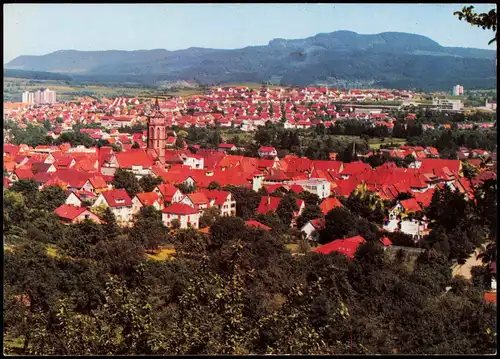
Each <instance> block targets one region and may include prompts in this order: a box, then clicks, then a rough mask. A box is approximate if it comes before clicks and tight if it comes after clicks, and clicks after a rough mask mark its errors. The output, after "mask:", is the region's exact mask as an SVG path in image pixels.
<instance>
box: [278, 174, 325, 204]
mask: <svg viewBox="0 0 500 359" xmlns="http://www.w3.org/2000/svg"><path fill="white" fill-rule="evenodd" d="M285 183H286V184H287V185H299V186H302V188H304V190H306V191H307V192H311V193H314V194H316V195H317V196H318V197H319V198H320V199H323V198H327V197H330V194H331V192H330V191H331V184H330V182H328V181H327V180H326V179H324V178H309V179H300V180H291V181H285Z"/></svg>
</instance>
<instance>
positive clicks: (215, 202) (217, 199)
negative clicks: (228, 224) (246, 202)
mask: <svg viewBox="0 0 500 359" xmlns="http://www.w3.org/2000/svg"><path fill="white" fill-rule="evenodd" d="M203 193H204V194H205V196H206V197H207V198H208V200H209V207H217V208H219V210H220V215H221V216H223V217H226V216H236V201H235V200H234V199H233V197H232V195H231V192H228V191H209V190H205V191H203Z"/></svg>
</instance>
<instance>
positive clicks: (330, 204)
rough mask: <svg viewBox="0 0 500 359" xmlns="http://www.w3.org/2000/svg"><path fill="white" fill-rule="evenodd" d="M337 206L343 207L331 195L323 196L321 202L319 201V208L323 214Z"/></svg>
mask: <svg viewBox="0 0 500 359" xmlns="http://www.w3.org/2000/svg"><path fill="white" fill-rule="evenodd" d="M337 207H343V205H342V203H341V202H340V201H339V199H338V198H332V197H328V198H325V199H324V200H323V202H321V204H320V205H319V208H320V209H321V212H323V214H324V215H326V214H327V213H328V212H330V211H331V210H332V209H334V208H337Z"/></svg>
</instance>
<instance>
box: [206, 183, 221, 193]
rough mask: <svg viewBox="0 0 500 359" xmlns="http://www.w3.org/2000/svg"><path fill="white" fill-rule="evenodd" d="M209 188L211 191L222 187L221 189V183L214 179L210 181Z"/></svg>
mask: <svg viewBox="0 0 500 359" xmlns="http://www.w3.org/2000/svg"><path fill="white" fill-rule="evenodd" d="M208 189H209V190H210V191H212V190H220V189H221V186H220V184H218V183H217V182H215V181H212V182H210V183H209V184H208Z"/></svg>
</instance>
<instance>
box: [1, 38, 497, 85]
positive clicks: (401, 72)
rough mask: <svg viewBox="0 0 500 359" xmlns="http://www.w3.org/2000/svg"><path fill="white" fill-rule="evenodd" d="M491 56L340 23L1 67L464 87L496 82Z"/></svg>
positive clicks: (59, 55)
mask: <svg viewBox="0 0 500 359" xmlns="http://www.w3.org/2000/svg"><path fill="white" fill-rule="evenodd" d="M495 59H496V51H494V50H485V49H475V48H460V47H444V46H441V45H440V44H439V43H437V42H436V41H434V40H432V39H430V38H428V37H426V36H422V35H417V34H408V33H403V32H384V33H380V34H369V35H364V34H358V33H356V32H353V31H347V30H342V31H335V32H331V33H319V34H316V35H313V36H310V37H307V38H303V39H283V38H275V39H272V40H270V41H269V42H268V44H267V45H257V46H247V47H243V48H239V49H212V48H202V47H189V48H187V49H182V50H174V51H170V50H166V49H153V50H131V51H127V50H104V51H78V50H59V51H55V52H52V53H49V54H46V55H41V56H26V55H23V56H19V57H17V58H15V59H13V60H12V61H10V62H9V63H7V64H5V65H4V67H5V68H7V69H18V70H28V71H47V72H51V71H54V70H55V69H57V72H59V73H61V74H71V76H73V77H74V78H75V79H76V78H78V77H85V78H89V79H92V78H97V77H99V76H115V77H117V78H119V77H120V76H122V77H130V76H147V77H148V78H155V76H156V77H158V79H159V80H160V79H161V80H190V81H193V80H194V81H197V82H199V83H201V84H215V83H231V82H232V83H235V82H265V81H269V79H271V78H276V77H281V83H282V84H286V85H309V84H314V83H318V82H322V83H331V85H334V86H335V85H338V84H341V83H342V82H346V83H349V82H354V83H356V82H359V83H361V87H362V86H363V85H362V84H363V83H366V84H370V85H373V84H375V85H376V84H377V83H380V84H384V85H387V84H389V85H390V83H392V82H394V83H398V84H408V86H409V85H413V86H416V87H423V88H427V87H430V88H434V87H436V86H437V87H443V88H449V87H450V86H453V85H454V84H456V83H460V84H464V86H466V85H467V86H468V87H471V86H472V87H474V86H491V84H492V83H493V82H494V83H495V84H496V63H495ZM435 68H437V69H440V71H435ZM431 74H432V75H431ZM332 79H335V80H332Z"/></svg>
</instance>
